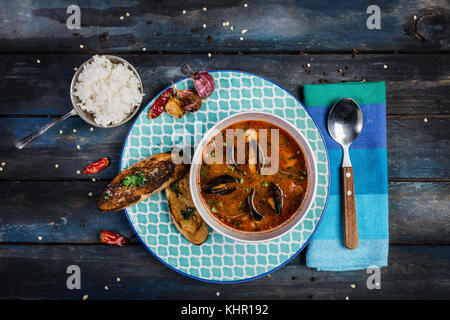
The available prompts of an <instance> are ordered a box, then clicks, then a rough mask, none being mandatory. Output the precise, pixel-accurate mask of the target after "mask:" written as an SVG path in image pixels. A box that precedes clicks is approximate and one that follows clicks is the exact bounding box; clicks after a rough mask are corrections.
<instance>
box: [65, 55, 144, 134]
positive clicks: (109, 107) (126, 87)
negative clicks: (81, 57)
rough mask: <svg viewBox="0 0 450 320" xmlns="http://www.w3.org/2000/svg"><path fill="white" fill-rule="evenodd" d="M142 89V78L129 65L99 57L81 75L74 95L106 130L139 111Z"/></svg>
mask: <svg viewBox="0 0 450 320" xmlns="http://www.w3.org/2000/svg"><path fill="white" fill-rule="evenodd" d="M140 88H141V86H140V82H139V79H138V77H137V76H136V75H135V73H134V72H133V71H132V70H131V69H129V68H128V66H127V65H124V64H123V63H113V62H111V61H110V60H109V59H108V58H107V57H105V56H98V55H95V56H94V57H93V61H92V62H90V63H87V64H86V65H85V66H84V68H83V70H82V71H81V73H80V74H79V76H78V80H77V83H76V84H75V86H74V89H75V90H74V92H73V94H74V95H75V96H77V97H78V98H79V99H80V102H79V103H78V105H79V106H80V108H81V109H83V110H85V111H87V112H89V113H91V114H92V115H93V116H94V120H95V122H96V123H97V124H98V125H100V126H104V127H106V126H108V125H114V124H118V123H120V122H122V121H123V120H124V119H125V118H126V117H128V116H129V115H130V114H131V113H132V112H133V111H134V110H135V108H137V107H139V105H140V104H141V102H142V97H143V93H141V91H140Z"/></svg>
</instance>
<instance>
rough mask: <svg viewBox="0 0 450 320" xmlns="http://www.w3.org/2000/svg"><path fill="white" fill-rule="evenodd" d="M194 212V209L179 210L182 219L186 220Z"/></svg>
mask: <svg viewBox="0 0 450 320" xmlns="http://www.w3.org/2000/svg"><path fill="white" fill-rule="evenodd" d="M194 211H195V209H194V208H192V207H187V208H186V210H181V214H182V216H183V218H184V219H185V220H186V219H189V218H190V217H191V216H192V214H193V213H194Z"/></svg>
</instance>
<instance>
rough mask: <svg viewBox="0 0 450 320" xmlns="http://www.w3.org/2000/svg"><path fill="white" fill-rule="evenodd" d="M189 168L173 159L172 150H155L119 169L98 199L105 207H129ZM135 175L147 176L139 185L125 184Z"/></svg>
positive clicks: (106, 209)
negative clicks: (128, 178) (165, 151)
mask: <svg viewBox="0 0 450 320" xmlns="http://www.w3.org/2000/svg"><path fill="white" fill-rule="evenodd" d="M187 170H188V166H187V165H185V164H179V165H176V164H174V163H173V162H172V159H171V156H170V152H168V153H159V154H155V155H153V156H151V157H150V158H147V159H144V160H141V161H139V162H137V163H135V164H133V165H132V166H131V167H129V168H128V169H126V170H124V171H122V172H121V173H119V175H118V176H117V177H115V178H114V180H113V181H111V183H110V184H109V185H108V186H107V187H106V189H105V191H103V193H102V195H101V196H100V198H99V199H98V201H97V207H98V209H99V210H101V211H115V210H121V209H124V208H126V207H129V206H131V205H133V204H135V203H138V202H139V201H142V200H144V199H147V198H148V197H150V196H151V195H152V194H154V193H156V192H158V191H160V190H162V189H164V188H167V187H168V186H169V185H170V184H171V183H172V182H174V181H176V180H178V179H180V178H181V177H182V176H183V175H184V174H185V173H186V171H187ZM133 176H139V177H143V176H145V180H144V182H143V183H142V179H141V183H138V185H135V186H125V185H124V181H125V179H126V178H127V177H133Z"/></svg>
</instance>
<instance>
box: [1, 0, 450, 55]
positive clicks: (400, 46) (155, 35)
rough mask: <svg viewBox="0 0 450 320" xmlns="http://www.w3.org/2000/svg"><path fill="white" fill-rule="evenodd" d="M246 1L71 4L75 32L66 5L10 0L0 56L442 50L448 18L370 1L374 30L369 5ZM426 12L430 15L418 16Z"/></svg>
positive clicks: (443, 4) (420, 4)
mask: <svg viewBox="0 0 450 320" xmlns="http://www.w3.org/2000/svg"><path fill="white" fill-rule="evenodd" d="M246 2H247V3H248V6H247V7H244V1H240V0H239V1H237V0H233V1H223V0H221V1H214V2H211V1H210V2H207V3H206V2H201V1H181V0H176V1H170V2H164V1H157V0H155V1H140V2H134V3H130V4H129V5H128V6H126V5H124V4H123V3H122V2H120V1H108V2H105V1H83V2H82V3H79V5H80V7H81V29H80V30H69V29H68V28H67V27H66V20H67V18H68V17H69V15H68V14H67V13H66V9H67V7H68V6H69V5H72V4H73V2H72V1H69V0H58V1H51V2H50V1H45V2H44V1H38V2H36V1H31V0H21V1H10V2H7V3H5V5H4V6H3V8H2V12H1V20H2V28H0V51H3V52H5V51H17V50H21V51H26V50H33V51H48V50H57V51H74V50H76V51H79V52H82V51H94V50H95V51H101V50H115V51H130V50H131V51H141V50H142V49H143V48H146V49H147V50H152V51H158V50H164V51H176V52H179V51H184V52H186V51H190V52H199V51H202V52H206V51H214V50H218V51H234V52H235V51H267V52H273V51H299V50H333V51H336V50H351V49H352V48H357V49H361V50H430V49H449V48H450V44H449V42H448V40H449V37H448V35H449V32H450V31H449V25H450V18H449V17H448V11H445V10H446V9H448V2H447V1H445V0H421V1H414V2H413V3H411V1H407V0H399V1H388V0H382V1H377V3H376V4H377V5H378V6H379V7H380V9H381V29H380V30H369V29H368V28H367V26H366V20H367V18H368V17H369V14H367V13H366V10H367V8H368V7H369V6H370V5H372V4H374V3H373V1H371V0H364V1H345V2H341V1H332V0H327V1H320V2H319V1H314V0H307V1H274V0H272V1H266V0H253V1H246ZM203 7H206V8H207V11H203V9H202V8H203ZM430 7H433V8H437V9H438V10H435V11H432V12H430V11H426V9H427V8H430ZM183 12H185V14H184V13H183ZM127 13H129V16H128V15H127ZM414 16H416V19H414ZM121 17H122V18H121ZM224 23H225V26H224ZM203 26H205V27H203ZM231 27H233V30H231ZM243 30H248V31H247V32H245V33H243ZM105 33H106V34H105ZM241 37H242V40H241ZM81 45H82V46H83V47H81Z"/></svg>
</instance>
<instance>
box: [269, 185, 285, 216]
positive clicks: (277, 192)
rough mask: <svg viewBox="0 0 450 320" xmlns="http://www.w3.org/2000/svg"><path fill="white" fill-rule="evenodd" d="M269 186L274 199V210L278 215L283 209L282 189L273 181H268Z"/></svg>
mask: <svg viewBox="0 0 450 320" xmlns="http://www.w3.org/2000/svg"><path fill="white" fill-rule="evenodd" d="M269 188H270V192H271V193H272V197H273V199H274V201H275V211H276V213H277V214H278V215H279V216H280V215H281V211H282V210H283V190H281V188H280V186H279V185H277V184H276V183H274V182H271V183H270V185H269Z"/></svg>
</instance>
